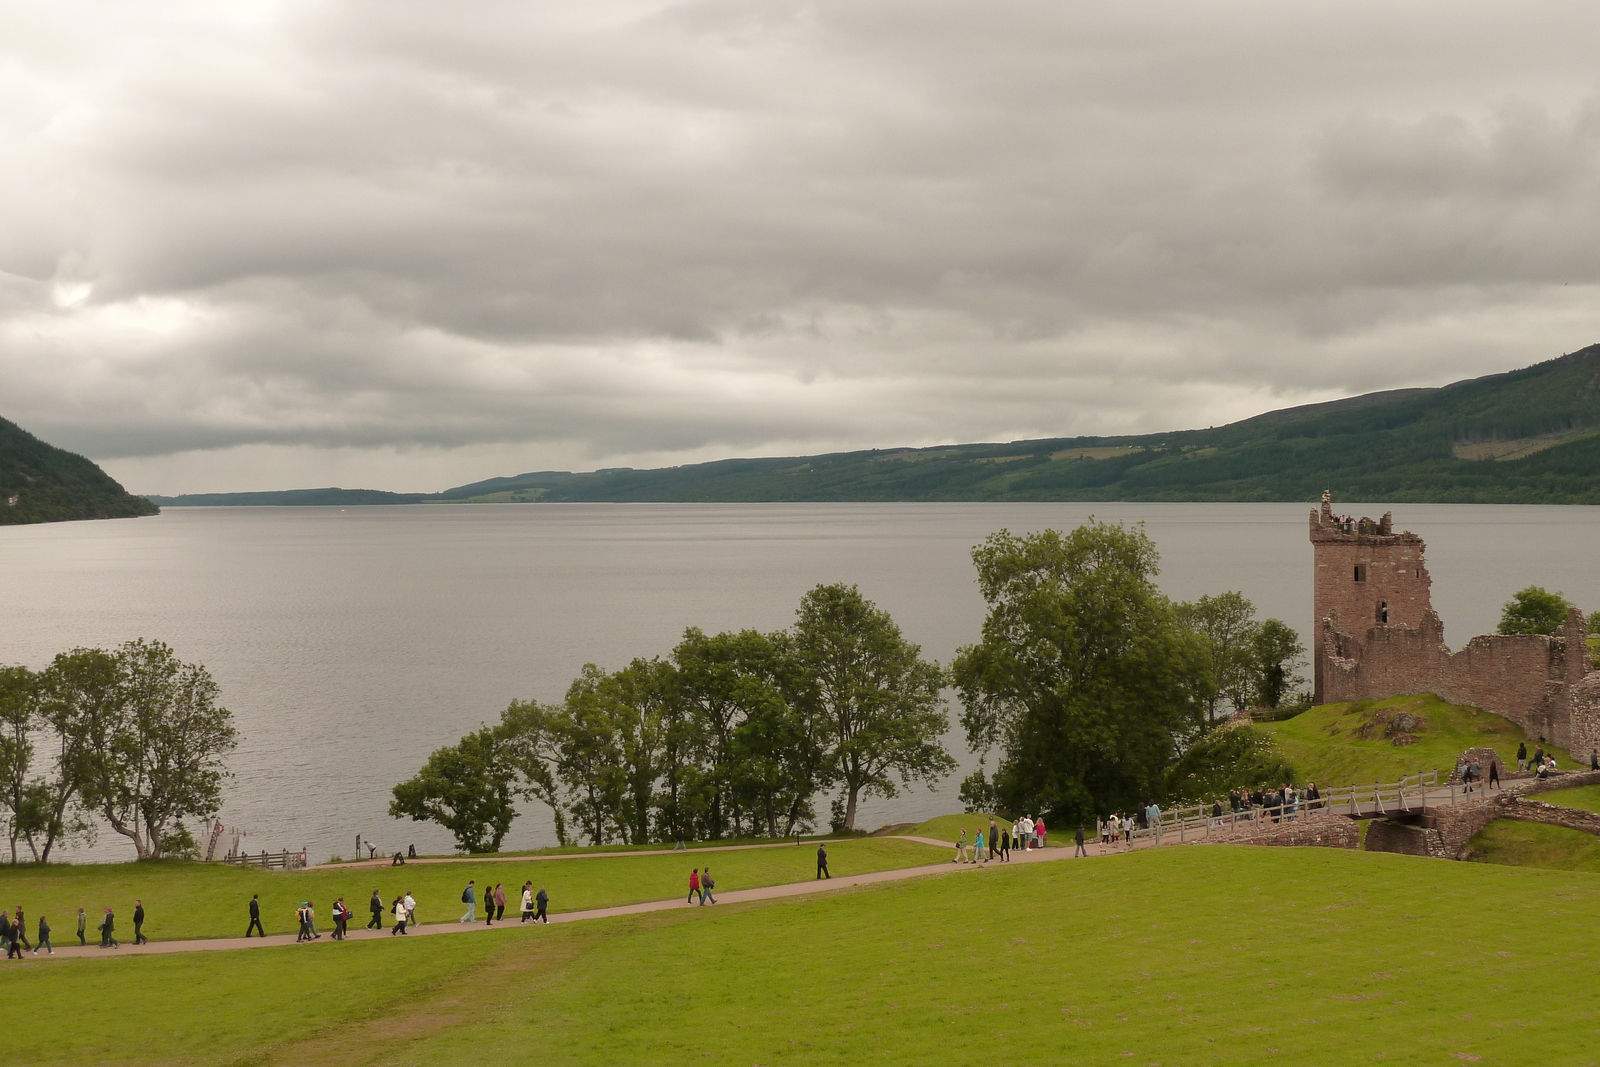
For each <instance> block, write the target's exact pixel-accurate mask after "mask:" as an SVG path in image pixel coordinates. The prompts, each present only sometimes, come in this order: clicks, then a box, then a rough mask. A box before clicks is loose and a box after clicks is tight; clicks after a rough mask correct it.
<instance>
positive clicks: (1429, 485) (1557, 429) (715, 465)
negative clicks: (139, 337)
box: [160, 345, 1600, 506]
mask: <svg viewBox="0 0 1600 1067" xmlns="http://www.w3.org/2000/svg"><path fill="white" fill-rule="evenodd" d="M1324 489H1331V490H1332V491H1333V493H1334V495H1335V496H1336V497H1338V498H1339V499H1341V500H1384V501H1395V502H1407V501H1410V502H1429V501H1433V502H1454V503H1503V504H1600V345H1593V346H1590V347H1589V348H1585V349H1584V350H1582V351H1581V352H1574V353H1572V354H1571V355H1566V356H1562V357H1561V358H1559V359H1553V360H1549V361H1547V362H1544V363H1539V364H1535V365H1534V366H1531V367H1527V368H1524V369H1522V370H1516V371H1510V372H1508V373H1505V374H1491V375H1489V376H1487V377H1484V378H1474V379H1471V380H1468V381H1461V382H1456V383H1455V384H1453V385H1446V386H1442V387H1440V388H1434V389H1397V390H1390V391H1387V392H1381V393H1368V394H1366V395H1364V396H1357V397H1350V398H1348V399H1345V400H1335V401H1332V402H1329V403H1325V404H1309V405H1305V406H1302V407H1294V408H1285V409H1283V410H1280V411H1271V412H1268V413H1266V414H1264V415H1257V416H1255V417H1254V418H1250V419H1245V420H1243V421H1241V422H1235V423H1230V424H1229V425H1226V426H1218V427H1211V428H1208V429H1204V430H1174V431H1171V432H1167V433H1157V434H1144V435H1139V436H1126V437H1053V438H1047V439H1043V440H1035V441H1011V442H1008V443H1003V444H996V443H989V444H965V445H941V446H938V447H935V448H888V449H871V450H868V451H862V452H836V453H831V454H828V455H819V456H782V457H768V458H762V459H725V460H717V461H715V462H711V463H695V464H688V465H685V466H681V467H665V468H660V469H656V470H634V469H632V468H628V467H620V468H612V469H608V470H599V471H593V472H590V473H585V474H573V473H571V472H568V471H536V472H532V473H528V474H519V475H515V476H513V477H504V478H489V479H486V480H484V481H480V482H473V483H471V484H469V485H463V486H457V487H456V488H454V489H448V490H446V491H444V492H442V493H433V494H384V499H381V500H379V499H370V500H369V499H362V498H361V497H360V494H363V493H370V492H371V491H370V490H349V489H347V490H331V489H325V490H297V491H295V493H297V494H308V493H309V494H322V496H321V497H320V498H318V499H306V498H301V497H295V496H294V494H284V493H279V494H260V493H239V494H208V495H206V496H192V497H177V498H160V499H161V502H162V503H164V504H171V505H175V506H182V505H185V504H200V503H207V504H262V503H276V504H287V503H329V504H361V503H411V502H420V501H440V502H471V503H527V502H532V501H541V502H556V501H568V502H578V501H591V502H671V501H677V502H706V503H710V502H752V503H753V502H767V501H842V500H863V501H865V500H873V501H885V500H1084V501H1091V500H1304V501H1311V500H1315V499H1317V498H1318V497H1319V496H1320V495H1321V493H1322V491H1323V490H1324ZM269 497H270V498H272V499H267V498H269Z"/></svg>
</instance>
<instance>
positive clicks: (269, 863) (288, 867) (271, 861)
mask: <svg viewBox="0 0 1600 1067" xmlns="http://www.w3.org/2000/svg"><path fill="white" fill-rule="evenodd" d="M222 862H223V863H226V864H230V865H231V866H234V867H261V868H263V869H266V870H274V869H275V870H280V871H298V870H299V869H300V868H302V867H304V866H305V865H306V853H305V850H303V849H302V850H301V851H299V852H290V851H288V850H287V849H285V850H284V851H282V852H261V853H257V854H255V855H252V854H250V853H248V852H237V853H229V854H228V855H226V856H224V857H222Z"/></svg>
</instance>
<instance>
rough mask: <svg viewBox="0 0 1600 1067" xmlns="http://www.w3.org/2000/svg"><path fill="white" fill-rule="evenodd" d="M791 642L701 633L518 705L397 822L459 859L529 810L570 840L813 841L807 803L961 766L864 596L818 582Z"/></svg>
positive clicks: (911, 653) (472, 741) (586, 672)
mask: <svg viewBox="0 0 1600 1067" xmlns="http://www.w3.org/2000/svg"><path fill="white" fill-rule="evenodd" d="M795 614H796V621H795V625H794V627H793V628H792V629H789V630H785V631H782V632H779V633H774V634H761V633H757V632H755V631H753V630H746V631H743V632H740V633H721V634H717V635H715V636H711V637H708V636H706V635H705V634H704V633H703V632H702V631H700V630H697V629H690V630H688V631H687V632H686V633H685V634H684V637H683V640H682V641H681V642H679V644H678V647H677V648H675V649H674V650H673V652H672V655H671V658H670V659H668V660H661V659H650V660H645V659H636V660H634V661H633V662H632V663H631V664H629V665H628V666H627V667H624V668H623V669H621V670H618V671H614V672H610V673H607V672H606V671H603V670H601V669H600V668H599V667H596V666H595V665H594V664H587V665H585V667H584V669H583V673H582V674H580V675H579V676H578V678H577V679H576V680H574V681H573V683H572V685H571V686H570V687H569V689H568V690H567V697H566V700H565V701H563V702H562V703H561V704H559V705H544V704H539V703H537V702H530V701H514V702H513V703H512V704H511V706H510V707H508V708H507V709H506V710H505V712H504V713H503V714H502V715H501V717H500V721H499V722H498V723H497V724H495V725H493V726H484V727H483V728H481V729H479V730H477V731H475V732H474V733H471V734H468V735H467V736H466V737H464V738H462V739H461V740H460V741H459V742H457V743H456V744H454V745H450V746H447V747H445V748H441V749H439V750H438V751H436V752H434V753H433V755H432V756H431V757H429V759H428V762H427V764H426V765H424V767H423V768H422V770H421V771H419V772H418V773H417V775H416V776H414V777H412V778H410V779H408V780H406V781H404V782H401V783H400V784H399V785H397V786H395V788H394V800H393V802H392V803H391V804H390V807H389V813H390V814H391V815H393V816H395V817H396V818H401V817H410V818H411V819H414V820H417V821H424V820H426V821H432V822H437V823H438V824H440V825H441V826H444V827H445V828H447V829H448V830H450V831H451V832H452V833H453V834H455V836H456V841H457V843H458V846H459V847H460V848H461V849H462V850H463V851H466V852H493V851H496V850H498V849H499V847H500V841H501V839H502V838H503V837H504V836H505V834H506V831H507V830H508V829H510V827H511V823H512V820H513V819H514V818H515V816H516V800H517V799H518V798H522V799H531V800H537V801H539V802H541V803H543V804H545V805H546V806H548V807H549V809H550V811H551V814H552V817H553V819H554V822H555V830H556V836H557V838H558V839H559V840H561V842H562V843H563V844H565V843H567V842H568V841H569V840H570V836H569V830H568V828H569V827H575V828H576V829H577V830H578V831H579V832H580V833H582V834H583V835H584V836H585V837H587V838H588V839H589V841H590V842H591V843H593V844H604V843H605V842H607V841H612V840H620V841H623V842H626V843H629V844H642V843H645V842H649V841H672V840H675V839H678V838H700V839H705V838H709V839H712V840H717V839H721V838H726V837H739V836H741V835H743V836H764V837H787V836H790V835H792V834H795V833H807V832H809V831H810V829H811V828H812V826H813V824H814V823H815V820H816V813H815V812H814V811H813V808H812V798H813V797H814V796H815V795H816V793H817V792H818V791H819V790H825V789H829V788H832V787H834V786H837V787H838V788H839V791H840V792H839V798H838V800H837V801H835V803H834V810H833V812H832V814H831V818H830V824H831V825H832V826H833V828H834V829H835V830H849V829H853V828H854V826H855V816H856V805H857V802H858V801H859V799H860V798H861V797H863V796H872V795H878V796H889V797H892V796H894V795H895V794H896V791H897V789H898V787H899V786H903V785H906V784H909V783H910V782H913V781H919V780H920V781H930V782H931V781H936V780H937V779H938V778H939V777H941V776H942V775H944V774H947V773H949V771H950V770H951V769H952V768H953V767H954V766H955V764H954V761H953V760H951V758H950V756H949V754H948V753H946V752H945V751H944V748H943V747H942V746H941V745H940V744H939V737H940V735H942V734H943V733H944V731H945V730H946V729H947V728H948V726H949V721H948V719H947V718H946V717H945V713H944V704H943V698H942V697H941V696H940V692H939V691H940V687H941V686H942V684H943V682H944V678H945V674H944V671H943V670H942V669H941V668H940V667H939V665H938V664H936V663H929V662H926V661H924V660H923V659H922V658H921V652H920V650H919V649H918V648H917V646H916V645H913V644H911V643H909V642H908V641H906V640H905V638H904V637H903V636H902V635H901V633H900V629H899V627H898V626H896V625H895V623H894V620H893V619H892V618H890V617H889V614H888V613H887V612H885V611H882V610H881V609H879V608H877V607H875V606H874V605H873V604H871V603H870V602H869V601H867V600H866V599H865V598H864V597H862V596H861V594H860V592H859V591H858V590H857V589H856V587H855V586H847V585H819V586H817V587H816V588H815V589H812V590H811V591H810V592H809V593H807V594H806V595H805V596H804V597H803V598H801V601H800V606H799V609H798V610H797V611H796V613H795Z"/></svg>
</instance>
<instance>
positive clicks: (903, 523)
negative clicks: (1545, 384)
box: [0, 502, 1600, 860]
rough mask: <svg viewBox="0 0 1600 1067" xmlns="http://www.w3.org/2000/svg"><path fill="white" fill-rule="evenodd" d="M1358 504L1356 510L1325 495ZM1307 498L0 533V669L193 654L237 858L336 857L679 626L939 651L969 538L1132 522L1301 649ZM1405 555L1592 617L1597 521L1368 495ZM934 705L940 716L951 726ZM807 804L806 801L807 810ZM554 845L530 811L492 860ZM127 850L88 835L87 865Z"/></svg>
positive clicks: (633, 510)
mask: <svg viewBox="0 0 1600 1067" xmlns="http://www.w3.org/2000/svg"><path fill="white" fill-rule="evenodd" d="M1339 507H1340V510H1341V511H1352V512H1355V513H1357V514H1360V513H1363V512H1365V513H1368V514H1372V515H1374V516H1375V515H1377V514H1378V513H1380V512H1381V511H1383V510H1385V508H1384V506H1383V505H1370V506H1366V507H1363V506H1362V505H1359V504H1345V503H1343V502H1340V504H1339ZM1309 508H1310V505H1309V504H707V505H691V504H670V505H669V504H662V505H644V504H640V505H619V504H553V505H516V504H508V505H465V504H463V505H422V506H411V507H371V508H349V509H333V508H214V509H213V508H189V509H170V510H168V511H167V512H165V513H164V514H162V515H161V516H159V517H156V518H149V519H137V520H118V521H113V522H82V523H59V524H51V525H45V526H27V527H3V528H0V607H3V610H0V662H10V663H18V662H20V663H26V664H28V665H29V666H33V667H41V666H43V665H44V664H45V663H46V662H48V660H49V658H50V656H51V655H53V654H54V653H55V652H57V651H61V650H64V649H67V648H71V647H75V646H80V645H99V646H109V645H112V644H115V643H118V642H120V641H123V640H126V639H129V638H132V637H141V636H142V637H151V638H159V639H161V640H164V641H167V642H169V643H170V644H172V645H173V646H174V647H175V648H176V649H177V651H178V654H179V655H180V656H182V657H183V658H185V659H189V660H196V661H199V662H201V663H204V664H206V665H207V666H208V667H209V668H210V669H211V671H212V673H213V674H214V675H215V676H216V678H217V681H218V682H219V683H220V684H221V686H222V690H223V698H224V702H225V703H226V704H227V705H228V707H230V708H231V709H232V710H233V712H234V714H235V716H236V718H237V722H238V726H239V728H240V732H241V734H242V735H243V743H242V744H241V746H240V748H239V750H238V752H237V753H236V755H235V756H234V758H233V761H232V766H233V768H234V771H235V777H234V779H233V781H232V782H231V783H230V785H229V787H228V793H227V796H228V799H227V804H226V806H225V809H224V812H223V819H224V821H225V822H228V823H230V824H232V823H237V824H238V825H241V826H244V827H246V828H247V829H248V830H250V831H251V835H252V836H251V837H250V838H249V839H248V840H247V842H246V845H247V847H249V848H251V849H252V850H259V849H262V848H269V849H277V848H280V847H291V848H297V847H302V846H304V847H306V848H308V849H309V850H310V852H311V855H312V858H313V859H314V860H316V859H324V858H326V857H327V856H328V855H329V854H331V853H336V852H337V853H342V854H344V855H346V856H348V855H349V854H350V852H351V849H352V847H353V844H354V838H355V836H356V835H357V834H363V835H365V836H367V837H370V838H371V839H372V841H373V843H374V844H376V845H378V847H379V848H380V850H390V851H392V850H393V849H395V848H398V847H403V846H404V845H405V844H406V843H410V842H415V843H416V844H417V846H418V848H419V849H420V850H424V851H430V852H435V851H448V850H449V847H450V837H449V835H448V834H447V833H445V832H444V831H442V830H440V829H438V828H436V827H432V826H427V825H422V824H412V823H397V822H395V821H393V820H391V819H390V818H389V817H388V815H387V807H388V794H389V789H390V787H391V786H393V785H394V784H395V783H396V782H398V781H400V780H401V779H403V778H405V777H407V776H409V775H410V774H411V773H413V772H414V771H415V770H416V768H417V767H418V766H419V765H420V764H421V763H422V761H423V760H424V759H426V758H427V755H428V753H429V752H431V751H432V750H433V749H435V748H437V747H438V746H440V745H443V744H448V743H450V742H452V741H454V740H455V739H456V738H457V737H459V736H460V735H461V734H462V733H464V732H465V731H467V730H469V729H472V728H474V727H476V726H477V725H478V724H479V723H481V722H484V721H489V720H492V719H494V718H496V717H497V716H498V715H499V712H500V710H501V709H502V708H503V707H504V706H505V705H506V703H507V702H508V701H510V700H511V699H512V698H514V697H521V698H538V699H541V700H556V699H559V698H560V696H561V695H562V693H563V692H564V691H565V689H566V686H567V683H568V682H569V681H570V680H571V679H572V677H573V676H574V675H575V674H576V673H577V671H578V669H579V668H580V667H581V666H582V665H583V664H584V663H585V662H588V661H593V662H595V663H598V664H600V665H602V666H604V667H608V668H614V667H618V666H621V665H623V664H625V663H626V662H627V661H628V660H629V659H631V658H633V657H634V656H650V655H656V654H664V653H665V652H667V651H668V650H669V649H670V648H671V647H672V645H673V644H674V643H675V641H676V639H677V637H678V635H679V634H681V633H682V631H683V629H684V628H685V627H686V626H691V625H694V626H700V627H701V628H703V629H705V630H708V631H715V630H719V629H734V628H743V627H747V626H753V627H757V628H760V629H776V628H780V627H783V626H786V625H788V623H789V622H790V621H791V616H792V613H793V610H794V606H795V604H796V602H797V601H798V600H799V598H800V596H801V594H802V593H804V592H805V591H806V590H807V589H809V588H810V587H811V586H813V585H816V584H817V583H819V582H834V581H847V582H854V583H857V584H858V585H860V587H861V589H862V591H863V592H864V593H865V594H866V595H867V596H868V597H870V598H871V599H873V600H875V601H877V602H878V603H879V604H880V605H881V606H882V607H884V608H887V609H888V610H889V611H890V612H892V613H893V615H894V617H895V619H896V620H897V621H898V622H899V623H900V625H901V627H902V628H903V629H904V630H905V632H906V633H907V635H908V636H909V637H910V638H911V639H912V640H914V641H917V642H919V643H920V644H921V645H922V646H923V650H924V652H925V654H927V655H929V656H932V657H934V658H937V659H938V660H940V661H941V662H948V661H949V659H950V657H951V655H952V654H953V653H954V652H955V650H956V648H957V647H959V646H960V645H962V644H965V643H968V642H971V641H973V640H975V639H976V637H977V634H978V628H979V625H980V623H981V621H982V617H983V602H982V600H981V599H980V598H979V596H978V593H977V589H976V587H975V584H974V582H973V574H972V567H971V563H970V560H969V558H968V553H969V552H970V550H971V548H972V546H973V545H974V544H976V543H977V542H978V541H980V540H982V539H983V537H984V536H985V535H986V534H988V533H990V532H991V531H994V530H998V529H1000V528H1002V527H1006V528H1009V529H1011V530H1012V531H1014V532H1023V531H1028V530H1037V529H1042V528H1045V527H1050V526H1054V527H1063V528H1064V527H1070V526H1073V525H1076V524H1077V523H1079V522H1081V521H1083V520H1084V519H1085V518H1086V517H1088V516H1089V515H1091V514H1093V515H1096V516H1098V517H1100V518H1102V519H1107V520H1115V521H1124V522H1144V523H1145V524H1146V528H1147V530H1148V531H1149V533H1150V535H1151V536H1152V537H1154V538H1155V540H1156V542H1157V543H1158V544H1159V546H1160V548H1161V553H1162V575H1161V584H1162V587H1163V589H1164V590H1165V591H1166V592H1167V593H1168V594H1169V595H1171V596H1174V597H1178V598H1183V599H1187V598H1191V597H1194V596H1198V595H1200V594H1201V593H1216V592H1221V591H1223V590H1227V589H1238V590H1241V591H1243V592H1244V593H1245V595H1246V596H1248V597H1250V598H1251V599H1252V600H1254V601H1255V603H1256V605H1257V607H1258V609H1260V611H1261V612H1262V613H1263V614H1267V615H1275V616H1278V617H1280V618H1282V619H1284V620H1285V621H1287V622H1289V623H1290V624H1291V625H1293V626H1295V627H1296V628H1297V629H1299V630H1300V631H1301V633H1302V637H1305V636H1308V635H1309V631H1310V628H1311V579H1310V561H1311V552H1310V547H1309V545H1308V543H1307V540H1306V526H1305V523H1306V515H1307V512H1308V510H1309ZM1393 510H1394V511H1395V522H1396V525H1397V526H1402V527H1406V528H1409V529H1412V530H1415V531H1416V532H1418V533H1420V534H1421V535H1422V536H1423V537H1424V538H1425V539H1426V540H1427V542H1428V553H1429V569H1430V571H1431V573H1432V575H1433V578H1434V585H1433V598H1434V605H1435V606H1436V607H1437V608H1438V609H1439V611H1440V613H1441V615H1442V616H1443V617H1444V620H1445V625H1446V630H1447V635H1448V637H1449V639H1450V641H1451V642H1452V643H1453V644H1455V645H1459V644H1461V643H1462V642H1464V641H1465V640H1466V639H1467V638H1468V637H1470V636H1472V635H1473V634H1476V633H1480V632H1484V631H1487V630H1490V629H1492V628H1493V626H1494V624H1495V621H1496V620H1497V618H1498V615H1499V606H1500V604H1501V603H1502V602H1503V601H1504V600H1505V599H1506V598H1507V597H1508V596H1509V595H1510V594H1511V593H1512V592H1513V591H1515V590H1517V589H1519V588H1521V587H1522V586H1525V585H1528V584H1535V583H1536V584H1539V585H1544V586H1546V587H1548V588H1553V589H1561V590H1563V591H1565V592H1566V594H1567V595H1568V596H1569V597H1570V598H1572V599H1573V600H1575V601H1576V602H1577V603H1578V604H1579V606H1580V607H1586V608H1600V575H1597V574H1596V572H1595V569H1594V567H1593V547H1594V545H1595V544H1597V543H1600V508H1590V507H1512V506H1504V507H1501V506H1493V507H1491V506H1470V505H1440V504H1432V505H1429V504H1403V505H1395V506H1393ZM955 719H956V709H954V708H952V715H951V720H952V723H954V722H955ZM949 743H950V747H951V749H952V751H953V752H954V753H955V755H956V756H957V757H958V758H959V759H961V760H962V763H963V768H962V770H960V771H958V772H957V773H956V775H955V776H954V777H953V778H952V779H950V780H949V781H948V782H947V784H946V786H945V787H944V788H943V789H942V790H941V791H938V792H929V791H927V790H925V789H920V788H919V789H914V790H910V791H908V792H906V793H904V794H902V796H901V797H899V798H898V799H895V800H882V799H873V800H871V801H868V802H867V803H865V804H864V805H863V809H862V813H861V823H862V825H865V826H867V827H872V826H877V825H881V824H883V823H888V822H906V821H912V820H917V819H922V818H925V817H927V816H930V815H933V814H938V813H940V812H944V811H951V810H955V809H956V808H957V807H958V805H957V802H956V800H955V783H956V782H958V781H959V780H960V778H961V777H962V776H963V775H964V774H966V773H967V771H968V770H970V768H971V766H972V765H973V764H974V763H975V762H976V758H975V757H972V756H970V755H968V754H967V753H966V750H965V746H964V745H962V744H961V740H960V734H959V729H956V730H952V732H951V734H950V737H949ZM819 810H820V811H826V810H827V807H826V804H825V803H824V804H822V805H819ZM547 843H553V835H552V834H551V831H550V828H549V823H548V820H547V819H545V818H544V816H543V814H542V812H540V811H539V810H537V809H531V810H530V812H529V814H528V815H527V816H525V817H524V818H522V819H520V820H519V821H518V822H517V824H516V826H515V827H514V828H513V830H512V832H511V835H510V836H509V838H508V839H507V842H506V847H507V848H528V847H534V846H537V845H542V844H547ZM130 855H131V849H130V848H129V847H128V846H127V845H126V844H124V843H123V842H122V841H121V839H120V838H117V837H116V835H115V834H102V835H101V841H100V843H99V844H98V845H97V846H96V847H95V848H94V849H93V850H92V851H91V852H90V853H88V857H89V858H95V859H122V858H128V857H129V856H130Z"/></svg>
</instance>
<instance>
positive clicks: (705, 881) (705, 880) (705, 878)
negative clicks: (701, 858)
mask: <svg viewBox="0 0 1600 1067" xmlns="http://www.w3.org/2000/svg"><path fill="white" fill-rule="evenodd" d="M715 888H717V883H716V882H714V881H712V879H711V868H710V867H707V868H706V870H705V873H704V874H702V875H701V876H700V906H701V907H702V908H703V907H705V906H706V904H707V903H708V902H709V903H712V904H715V903H716V902H717V898H716V897H714V896H712V895H711V891H712V890H713V889H715Z"/></svg>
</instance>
